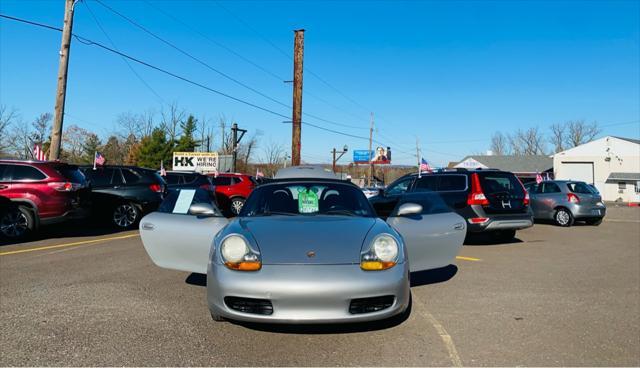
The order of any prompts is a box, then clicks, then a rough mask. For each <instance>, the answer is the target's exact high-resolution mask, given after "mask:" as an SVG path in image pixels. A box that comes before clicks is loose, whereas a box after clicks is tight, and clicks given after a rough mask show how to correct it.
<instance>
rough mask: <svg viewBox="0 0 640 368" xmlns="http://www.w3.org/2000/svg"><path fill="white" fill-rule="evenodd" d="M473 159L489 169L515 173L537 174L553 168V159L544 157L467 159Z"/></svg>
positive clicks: (477, 157) (475, 157) (475, 156)
mask: <svg viewBox="0 0 640 368" xmlns="http://www.w3.org/2000/svg"><path fill="white" fill-rule="evenodd" d="M469 158H471V159H474V160H476V161H478V162H480V163H481V164H483V165H485V166H487V167H489V168H491V169H499V170H503V171H511V172H516V173H538V172H544V171H547V170H551V169H552V168H553V158H551V157H549V156H544V155H528V156H505V155H472V156H467V157H465V158H464V159H462V160H461V161H460V162H463V161H465V160H467V159H469Z"/></svg>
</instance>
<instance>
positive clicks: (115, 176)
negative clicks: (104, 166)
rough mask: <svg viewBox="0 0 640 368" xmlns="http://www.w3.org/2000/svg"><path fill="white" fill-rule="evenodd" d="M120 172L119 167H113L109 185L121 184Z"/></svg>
mask: <svg viewBox="0 0 640 368" xmlns="http://www.w3.org/2000/svg"><path fill="white" fill-rule="evenodd" d="M123 183H124V182H123V181H122V174H121V173H120V169H113V176H112V177H111V185H122V184H123Z"/></svg>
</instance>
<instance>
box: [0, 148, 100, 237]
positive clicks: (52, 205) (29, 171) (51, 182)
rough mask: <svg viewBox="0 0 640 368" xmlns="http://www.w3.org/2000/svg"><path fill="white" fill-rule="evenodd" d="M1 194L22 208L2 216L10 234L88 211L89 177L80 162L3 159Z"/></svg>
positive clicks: (0, 228)
mask: <svg viewBox="0 0 640 368" xmlns="http://www.w3.org/2000/svg"><path fill="white" fill-rule="evenodd" d="M0 196H2V197H5V198H8V199H9V200H10V201H11V202H12V203H13V204H15V205H17V209H18V212H17V213H16V214H17V216H3V217H2V218H1V219H0V234H2V235H4V236H5V237H8V238H14V239H17V238H20V237H23V236H26V235H28V234H29V233H30V232H32V231H34V230H36V229H37V228H38V226H40V225H45V224H52V223H56V222H61V221H65V220H68V219H76V218H83V217H86V216H87V214H88V210H87V207H86V204H87V201H88V198H89V189H88V188H87V184H86V180H85V177H84V175H83V174H82V173H81V172H80V170H78V167H77V166H74V165H68V164H65V163H62V162H57V161H18V160H0Z"/></svg>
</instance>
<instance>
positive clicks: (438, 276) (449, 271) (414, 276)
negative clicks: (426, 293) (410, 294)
mask: <svg viewBox="0 0 640 368" xmlns="http://www.w3.org/2000/svg"><path fill="white" fill-rule="evenodd" d="M456 273H458V266H456V265H452V264H450V265H448V266H446V267H442V268H437V269H435V270H427V271H418V272H411V274H410V275H409V278H410V279H411V287H414V286H422V285H429V284H437V283H440V282H445V281H449V280H451V279H452V278H453V276H455V275H456Z"/></svg>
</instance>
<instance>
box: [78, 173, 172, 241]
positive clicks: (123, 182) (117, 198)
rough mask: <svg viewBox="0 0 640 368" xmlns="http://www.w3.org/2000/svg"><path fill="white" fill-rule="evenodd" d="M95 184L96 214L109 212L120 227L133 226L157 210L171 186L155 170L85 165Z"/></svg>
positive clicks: (88, 176) (93, 202) (93, 192)
mask: <svg viewBox="0 0 640 368" xmlns="http://www.w3.org/2000/svg"><path fill="white" fill-rule="evenodd" d="M81 170H82V172H83V173H84V175H85V176H86V177H87V180H88V181H89V185H90V187H91V202H92V206H93V208H92V209H93V213H94V214H95V215H98V216H100V215H102V216H108V217H109V219H110V220H111V221H112V222H113V224H115V225H116V226H117V227H119V228H123V229H124V228H130V227H132V226H134V225H135V224H136V223H137V222H138V220H140V218H141V217H142V216H143V215H144V214H146V213H149V212H152V211H155V210H156V209H157V208H158V206H159V205H160V203H161V202H162V199H163V197H164V193H165V192H166V190H167V187H166V183H165V181H164V180H163V179H162V177H161V176H160V175H158V173H156V171H155V170H150V169H143V168H140V167H135V166H99V167H97V168H96V169H95V170H94V169H93V167H91V166H87V167H82V168H81Z"/></svg>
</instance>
